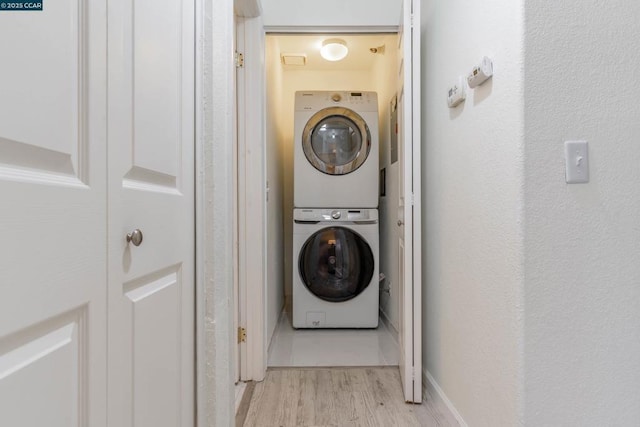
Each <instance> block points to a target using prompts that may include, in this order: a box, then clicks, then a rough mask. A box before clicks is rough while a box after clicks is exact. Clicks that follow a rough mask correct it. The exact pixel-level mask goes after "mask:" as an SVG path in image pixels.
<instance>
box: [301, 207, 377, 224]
mask: <svg viewBox="0 0 640 427" xmlns="http://www.w3.org/2000/svg"><path fill="white" fill-rule="evenodd" d="M293 219H294V220H297V221H318V222H320V221H322V222H354V221H377V220H378V210H377V209H295V210H294V213H293Z"/></svg>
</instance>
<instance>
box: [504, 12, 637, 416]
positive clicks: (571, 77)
mask: <svg viewBox="0 0 640 427" xmlns="http://www.w3.org/2000/svg"><path fill="white" fill-rule="evenodd" d="M525 4H526V14H527V20H526V56H525V64H526V82H525V101H526V104H525V107H526V109H525V125H526V127H525V130H526V146H525V156H526V157H525V158H526V169H525V172H526V173H525V191H526V200H525V208H526V209H525V231H526V238H525V251H526V252H525V254H526V262H525V277H526V290H525V309H526V311H525V312H526V318H525V366H526V371H525V373H526V376H525V393H526V394H525V396H526V399H525V405H526V406H525V413H526V422H527V425H567V426H602V425H616V426H632V425H633V426H637V425H638V423H639V422H640V421H639V420H640V168H639V167H638V165H639V164H640V103H639V102H638V99H640V86H638V84H637V82H638V78H637V70H638V69H640V25H639V24H638V17H640V3H639V2H638V1H637V0H616V1H612V2H607V3H603V2H600V1H595V0H563V1H561V2H548V1H540V0H531V1H527V2H526V3H525ZM496 83H497V82H496ZM494 87H495V86H494ZM569 139H586V140H588V141H589V154H590V162H591V176H590V182H589V183H588V184H580V185H567V184H566V183H565V177H564V160H563V141H565V140H569Z"/></svg>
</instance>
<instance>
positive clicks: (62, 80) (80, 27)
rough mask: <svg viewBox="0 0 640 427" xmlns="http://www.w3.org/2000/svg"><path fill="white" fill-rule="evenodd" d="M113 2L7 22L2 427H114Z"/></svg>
mask: <svg viewBox="0 0 640 427" xmlns="http://www.w3.org/2000/svg"><path fill="white" fill-rule="evenodd" d="M105 33H106V16H105V2H103V1H95V2H91V4H89V3H88V2H85V1H76V2H52V3H51V4H50V5H49V4H47V7H46V8H45V10H43V11H38V12H27V13H25V12H5V13H2V14H0V40H2V41H1V42H0V43H1V44H2V66H1V67H0V93H1V94H2V96H0V194H2V221H0V240H1V241H2V244H0V259H1V260H2V262H0V425H3V426H5V425H6V426H42V425H46V426H54V427H57V426H59V427H63V426H81V425H82V426H84V425H91V426H104V425H105V422H106V413H105V402H106V387H105V384H106V381H107V379H106V338H107V337H106V278H105V271H106V251H105V248H106V221H105V212H106V164H105V162H104V159H105V147H106V138H105V136H106V127H105V122H104V117H105V115H106V111H105V105H106V91H105V74H104V72H105V69H106V62H105V59H106V57H105V55H104V52H105V49H106V39H105V37H104V34H105Z"/></svg>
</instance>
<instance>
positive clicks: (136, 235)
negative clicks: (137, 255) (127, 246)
mask: <svg viewBox="0 0 640 427" xmlns="http://www.w3.org/2000/svg"><path fill="white" fill-rule="evenodd" d="M129 242H131V243H133V245H134V246H140V243H142V231H140V230H139V229H137V228H136V229H135V230H133V231H132V232H131V233H129V234H127V243H129Z"/></svg>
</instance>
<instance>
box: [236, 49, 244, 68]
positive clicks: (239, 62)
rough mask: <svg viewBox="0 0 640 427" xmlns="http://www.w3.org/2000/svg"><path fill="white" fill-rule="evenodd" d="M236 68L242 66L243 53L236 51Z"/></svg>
mask: <svg viewBox="0 0 640 427" xmlns="http://www.w3.org/2000/svg"><path fill="white" fill-rule="evenodd" d="M236 68H244V55H243V54H242V53H240V52H236Z"/></svg>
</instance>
